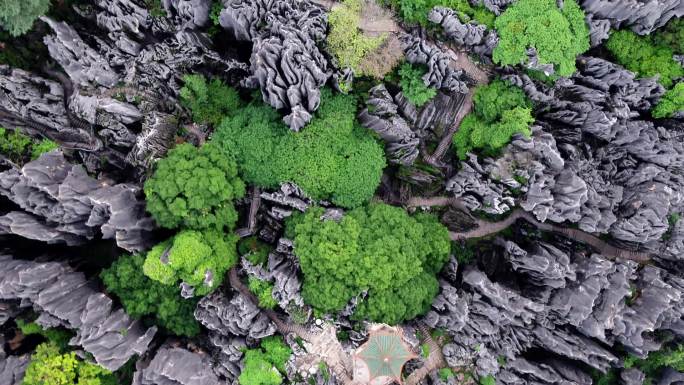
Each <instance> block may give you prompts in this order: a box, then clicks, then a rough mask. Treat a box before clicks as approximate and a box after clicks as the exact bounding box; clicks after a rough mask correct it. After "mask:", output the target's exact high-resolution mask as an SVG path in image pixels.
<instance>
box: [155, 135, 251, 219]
mask: <svg viewBox="0 0 684 385" xmlns="http://www.w3.org/2000/svg"><path fill="white" fill-rule="evenodd" d="M145 195H146V198H147V210H148V211H149V212H150V213H151V214H152V216H154V218H155V219H156V220H157V223H159V224H160V225H161V226H163V227H167V228H176V227H181V226H182V227H187V228H191V229H206V228H216V229H224V228H226V229H228V230H231V229H232V228H233V226H234V225H235V221H237V212H236V211H235V207H233V200H235V199H237V198H241V197H243V196H244V195H245V185H244V183H242V181H241V180H240V179H239V178H238V177H237V165H236V164H235V161H234V160H233V159H232V157H231V156H229V154H226V153H224V152H223V151H222V150H221V149H220V148H219V147H218V146H213V145H211V144H207V145H204V146H202V147H201V148H200V149H197V148H196V147H194V146H192V145H190V144H187V143H186V144H181V145H179V146H177V147H176V148H174V149H173V150H171V151H169V153H168V155H167V157H166V158H164V159H161V160H159V162H157V167H156V171H155V172H154V175H152V177H151V178H149V179H148V180H147V181H146V182H145Z"/></svg>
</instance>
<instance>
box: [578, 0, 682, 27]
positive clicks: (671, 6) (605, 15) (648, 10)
mask: <svg viewBox="0 0 684 385" xmlns="http://www.w3.org/2000/svg"><path fill="white" fill-rule="evenodd" d="M581 6H582V8H583V9H584V11H585V12H587V13H588V14H590V15H592V17H593V19H594V20H598V19H606V20H608V21H610V23H611V26H612V27H613V28H614V29H619V28H620V27H630V28H631V29H632V30H633V31H634V32H636V33H638V34H640V35H646V34H648V33H651V32H652V31H653V30H654V29H657V28H660V27H662V26H663V25H665V24H666V23H667V22H668V21H669V20H670V19H671V18H673V17H681V16H683V15H684V1H682V0H621V1H611V0H582V1H581Z"/></svg>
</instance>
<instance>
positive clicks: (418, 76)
mask: <svg viewBox="0 0 684 385" xmlns="http://www.w3.org/2000/svg"><path fill="white" fill-rule="evenodd" d="M426 72H427V71H426V69H425V68H421V67H418V66H415V67H414V66H412V65H411V64H409V63H404V64H402V65H401V68H399V77H400V80H399V84H400V85H401V92H402V93H403V94H404V96H406V98H407V99H408V100H409V101H410V102H411V103H413V104H415V105H416V107H421V106H422V105H424V104H425V103H427V102H429V101H430V100H431V99H432V98H434V97H435V95H437V90H435V89H434V88H432V87H429V86H426V85H425V82H424V81H423V76H425V73H426Z"/></svg>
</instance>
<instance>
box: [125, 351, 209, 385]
mask: <svg viewBox="0 0 684 385" xmlns="http://www.w3.org/2000/svg"><path fill="white" fill-rule="evenodd" d="M208 358H209V357H207V356H206V355H202V354H199V353H193V352H191V351H189V350H186V349H182V348H174V347H163V348H161V349H159V350H158V351H157V353H156V354H155V356H154V358H153V359H152V361H150V363H149V365H148V366H147V367H146V368H144V369H142V370H138V371H136V373H135V374H134V376H133V385H219V384H221V383H222V382H221V381H220V380H219V378H218V377H217V376H216V374H214V372H213V370H212V368H211V365H209V363H208V362H207V361H208Z"/></svg>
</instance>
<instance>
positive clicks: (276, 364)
mask: <svg viewBox="0 0 684 385" xmlns="http://www.w3.org/2000/svg"><path fill="white" fill-rule="evenodd" d="M291 354H292V350H291V349H290V348H289V347H288V346H287V345H285V343H284V342H283V338H282V337H280V336H272V337H267V338H265V339H263V340H262V341H261V346H260V347H259V348H256V349H249V350H247V351H246V352H245V358H244V363H245V367H244V368H243V369H242V372H241V373H240V377H238V381H239V382H240V385H279V384H281V383H282V382H283V376H282V373H284V372H285V363H286V362H287V360H288V359H289V358H290V355H291Z"/></svg>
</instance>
